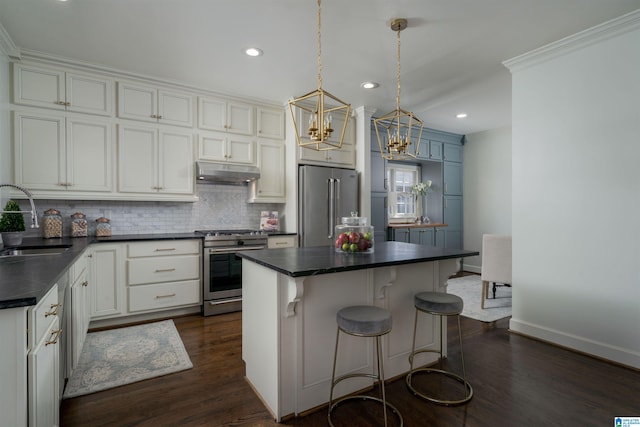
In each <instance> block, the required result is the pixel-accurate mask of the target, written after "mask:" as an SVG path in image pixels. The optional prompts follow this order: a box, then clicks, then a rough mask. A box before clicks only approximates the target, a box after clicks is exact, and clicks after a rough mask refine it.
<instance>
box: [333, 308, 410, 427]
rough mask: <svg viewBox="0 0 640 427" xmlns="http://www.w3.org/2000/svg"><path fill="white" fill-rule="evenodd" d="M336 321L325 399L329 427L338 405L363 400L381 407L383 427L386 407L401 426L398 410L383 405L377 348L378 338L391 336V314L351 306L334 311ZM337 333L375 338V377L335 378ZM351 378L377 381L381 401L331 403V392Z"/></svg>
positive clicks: (385, 418)
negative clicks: (376, 403) (329, 376)
mask: <svg viewBox="0 0 640 427" xmlns="http://www.w3.org/2000/svg"><path fill="white" fill-rule="evenodd" d="M336 321H337V323H338V330H337V332H336V348H335V351H334V353H333V372H332V374H331V393H330V395H329V412H328V414H327V420H328V421H329V425H330V426H333V422H332V421H331V412H332V411H333V409H334V408H335V407H336V406H338V405H339V404H340V403H342V402H344V401H345V400H350V399H364V400H374V401H376V402H380V403H382V408H383V413H384V425H385V427H386V426H387V407H389V408H390V409H391V410H392V411H393V412H394V413H395V414H396V415H398V418H399V419H400V427H402V425H403V420H402V415H401V414H400V412H399V411H398V409H397V408H396V407H395V406H393V405H392V404H390V403H389V402H387V398H386V395H385V390H384V372H383V368H382V348H381V346H380V341H381V339H380V338H381V337H382V336H383V335H385V334H388V333H389V332H391V313H390V312H389V311H388V310H385V309H384V308H380V307H375V306H370V305H355V306H350V307H345V308H343V309H341V310H339V311H338V313H337V314H336ZM340 331H342V332H344V333H345V334H349V335H353V336H357V337H375V339H376V353H377V359H378V360H377V364H378V374H377V375H374V374H364V373H362V374H361V373H358V374H346V375H343V376H341V377H339V378H336V361H337V359H338V340H339V338H340ZM354 377H367V378H373V379H376V380H378V382H379V383H380V395H381V396H382V399H380V398H377V397H373V396H366V395H350V396H345V397H342V398H340V399H338V400H336V401H335V403H334V402H333V389H334V387H335V386H336V384H338V383H339V382H341V381H343V380H346V379H349V378H354Z"/></svg>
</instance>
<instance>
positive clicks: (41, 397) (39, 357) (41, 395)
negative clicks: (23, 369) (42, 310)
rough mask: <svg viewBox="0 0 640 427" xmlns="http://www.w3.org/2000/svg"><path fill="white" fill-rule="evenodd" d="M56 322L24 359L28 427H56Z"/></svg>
mask: <svg viewBox="0 0 640 427" xmlns="http://www.w3.org/2000/svg"><path fill="white" fill-rule="evenodd" d="M59 338H60V331H59V321H58V319H57V316H56V319H55V320H54V321H53V322H52V323H51V329H50V330H49V332H47V333H46V334H44V335H43V337H42V339H41V340H40V342H39V343H38V344H37V345H36V346H35V348H34V349H33V350H32V351H31V352H30V353H29V355H28V356H27V365H28V376H29V427H45V426H46V427H52V426H58V425H59V424H60V422H59V409H58V408H59V406H60V387H59V381H60V376H59V369H60V348H59V347H60V344H59Z"/></svg>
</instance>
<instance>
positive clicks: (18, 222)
mask: <svg viewBox="0 0 640 427" xmlns="http://www.w3.org/2000/svg"><path fill="white" fill-rule="evenodd" d="M20 210H21V209H20V205H19V204H18V203H16V202H14V201H13V200H9V201H8V202H7V204H6V206H5V207H4V212H3V213H2V217H0V232H8V231H24V230H25V227H24V217H23V216H22V214H21V213H12V212H19V211H20Z"/></svg>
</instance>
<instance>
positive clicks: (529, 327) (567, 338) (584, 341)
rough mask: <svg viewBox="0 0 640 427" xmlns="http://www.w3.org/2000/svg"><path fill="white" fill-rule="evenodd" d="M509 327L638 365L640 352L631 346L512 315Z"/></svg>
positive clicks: (590, 353) (594, 353)
mask: <svg viewBox="0 0 640 427" xmlns="http://www.w3.org/2000/svg"><path fill="white" fill-rule="evenodd" d="M509 329H510V330H511V331H513V332H517V333H519V334H522V335H526V336H529V337H533V338H536V339H540V340H542V341H547V342H550V343H553V344H557V345H560V346H562V347H567V348H569V349H572V350H576V351H580V352H583V353H587V354H589V355H593V356H596V357H601V358H603V359H607V360H612V361H614V362H617V363H620V364H623V365H626V366H630V367H633V368H638V367H640V354H638V353H637V352H635V351H633V350H632V349H631V348H621V347H617V346H612V345H610V344H607V343H604V342H598V341H594V340H591V339H588V338H585V337H582V336H578V335H573V334H568V333H566V332H562V331H560V330H557V329H550V328H546V327H543V326H540V325H536V324H533V323H529V322H525V321H522V320H519V319H514V318H513V317H512V318H511V320H510V321H509Z"/></svg>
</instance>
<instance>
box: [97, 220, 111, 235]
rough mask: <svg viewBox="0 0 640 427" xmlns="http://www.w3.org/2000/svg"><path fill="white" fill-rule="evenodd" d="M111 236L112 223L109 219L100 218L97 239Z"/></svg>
mask: <svg viewBox="0 0 640 427" xmlns="http://www.w3.org/2000/svg"><path fill="white" fill-rule="evenodd" d="M109 236H111V222H110V220H109V218H105V217H103V216H102V217H100V218H98V219H96V237H109Z"/></svg>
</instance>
